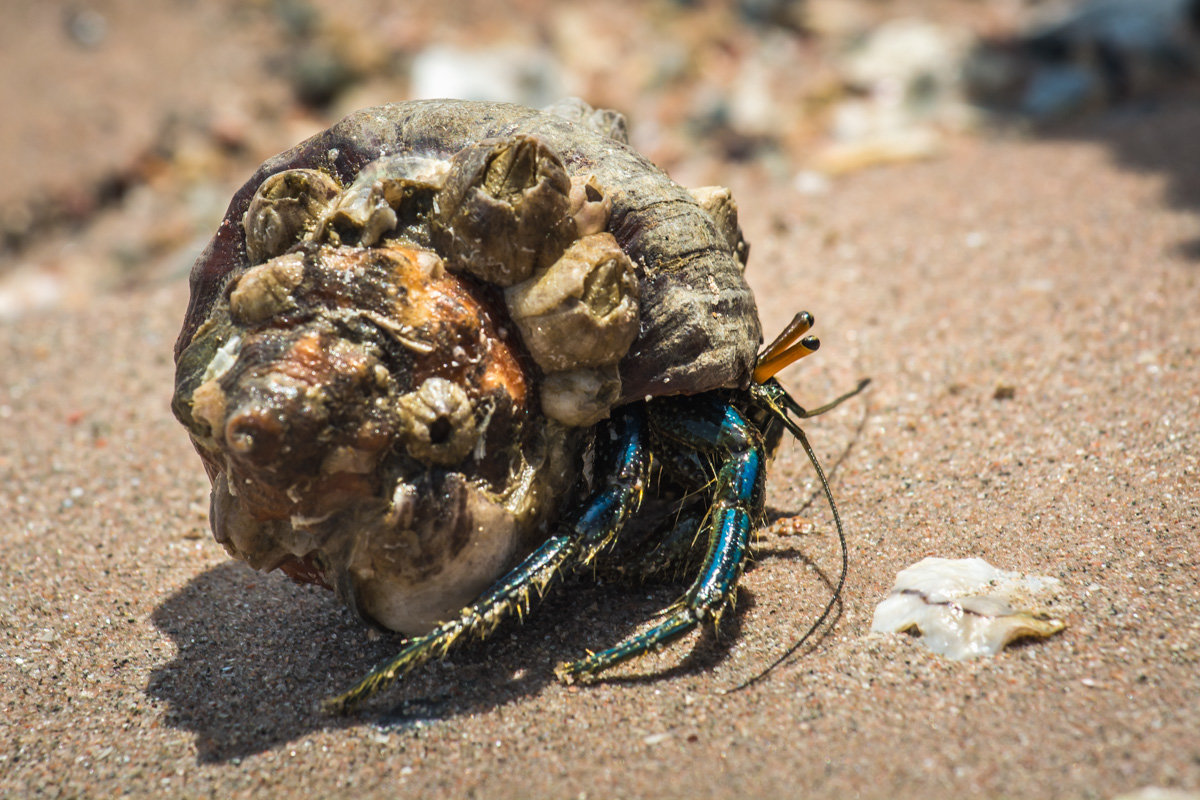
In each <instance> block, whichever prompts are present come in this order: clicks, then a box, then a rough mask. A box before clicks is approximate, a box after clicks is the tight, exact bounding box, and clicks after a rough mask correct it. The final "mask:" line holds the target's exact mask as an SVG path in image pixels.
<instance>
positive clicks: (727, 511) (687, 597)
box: [556, 396, 766, 681]
mask: <svg viewBox="0 0 1200 800" xmlns="http://www.w3.org/2000/svg"><path fill="white" fill-rule="evenodd" d="M718 397H719V396H717V397H714V396H700V397H694V398H673V399H665V400H659V401H656V402H654V403H652V404H651V405H650V412H651V416H650V424H651V425H652V426H653V428H654V431H655V433H656V434H657V435H659V436H662V437H666V438H669V439H672V440H674V441H676V442H679V443H680V444H683V445H687V446H690V447H694V448H696V449H697V450H702V451H704V452H708V453H711V454H713V455H714V456H715V457H716V458H717V459H718V462H719V463H720V469H719V470H718V472H717V477H716V481H715V484H714V486H713V501H712V511H711V514H710V515H709V518H708V522H707V523H706V528H705V532H706V534H707V537H708V552H707V554H706V556H705V558H704V563H703V566H702V568H701V571H700V574H699V576H698V577H697V578H696V580H695V581H694V582H693V583H692V585H691V587H690V588H689V589H688V590H687V592H685V593H684V595H683V597H681V598H680V599H679V601H678V602H676V603H675V604H674V605H673V606H671V608H670V609H668V614H667V617H666V619H665V620H663V621H662V622H661V623H659V624H658V625H656V626H655V627H653V628H651V629H650V630H648V631H646V632H645V633H641V634H638V635H636V636H632V637H630V638H629V639H626V640H625V641H623V642H621V643H620V644H618V645H616V646H615V647H612V648H609V649H608V650H604V651H601V652H599V653H594V654H592V655H590V656H588V657H587V658H584V659H582V660H580V661H575V662H573V663H570V664H562V665H560V666H559V667H558V669H557V670H556V672H557V674H558V676H559V677H560V678H561V679H563V680H566V681H570V680H573V679H575V678H580V677H589V676H593V675H596V674H597V673H599V672H601V671H603V670H605V669H608V668H609V667H612V666H615V665H616V664H619V663H621V662H622V661H626V660H628V659H630V658H634V657H636V656H638V655H641V654H642V653H645V652H647V651H648V650H654V649H657V648H659V647H660V646H662V645H663V644H665V643H666V642H668V641H670V640H671V639H674V638H676V637H678V636H681V635H683V634H685V633H687V632H688V631H690V630H692V629H693V628H695V627H696V626H697V625H698V624H700V622H701V621H704V620H711V621H712V622H713V623H714V624H716V623H717V622H718V621H719V619H720V615H721V612H722V611H723V610H724V608H725V607H726V605H727V604H728V603H729V600H730V598H731V597H732V596H733V592H734V590H735V589H736V587H737V582H738V579H739V578H740V577H741V574H742V567H743V565H744V563H745V560H746V556H747V553H748V550H749V547H750V531H751V529H752V526H753V523H754V521H755V520H756V519H758V518H759V517H760V516H761V514H762V507H763V481H764V477H765V474H766V473H765V469H764V467H765V465H764V461H765V453H764V451H763V444H762V438H761V436H760V435H759V433H758V431H757V429H756V428H755V427H754V426H753V425H752V424H751V423H749V422H748V421H747V420H746V418H745V417H743V416H742V414H741V412H739V411H738V410H737V409H735V408H734V407H733V406H730V405H728V404H726V403H724V402H723V401H721V400H719V399H717V398H718Z"/></svg>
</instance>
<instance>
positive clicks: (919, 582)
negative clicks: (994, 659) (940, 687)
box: [871, 558, 1066, 660]
mask: <svg viewBox="0 0 1200 800" xmlns="http://www.w3.org/2000/svg"><path fill="white" fill-rule="evenodd" d="M1060 585H1061V584H1060V582H1059V581H1058V580H1057V579H1055V578H1048V577H1043V576H1039V575H1023V574H1021V573H1019V572H1006V571H1005V570H1001V569H997V568H995V567H993V566H992V565H991V564H989V563H988V562H986V561H984V560H983V559H982V558H962V559H950V558H926V559H923V560H921V561H919V562H917V563H916V564H914V565H913V566H911V567H909V568H907V569H904V570H901V571H900V573H899V574H898V575H897V576H896V583H895V586H893V587H892V591H891V594H889V595H888V597H887V598H886V599H885V600H884V601H883V602H881V603H880V604H879V605H878V606H877V607H876V608H875V619H874V621H873V622H872V624H871V630H872V631H873V632H876V633H900V632H904V631H912V630H916V631H917V632H918V633H919V634H920V639H921V642H922V643H923V644H924V645H925V646H926V647H928V648H929V649H930V650H932V651H933V652H935V653H938V654H940V655H944V656H946V657H947V658H952V659H956V660H958V659H966V658H976V657H979V656H993V655H995V654H996V653H998V652H1000V650H1002V649H1004V647H1005V645H1007V644H1008V643H1009V642H1012V641H1014V640H1016V639H1022V638H1026V637H1033V638H1045V637H1048V636H1053V635H1054V634H1056V633H1058V632H1059V631H1061V630H1063V629H1064V628H1065V627H1066V623H1065V622H1063V621H1062V620H1061V619H1060V618H1059V616H1058V615H1057V614H1054V613H1051V611H1050V610H1049V608H1048V605H1047V604H1048V603H1049V602H1050V601H1051V600H1053V599H1054V596H1055V593H1056V591H1057V589H1058V587H1059V586H1060Z"/></svg>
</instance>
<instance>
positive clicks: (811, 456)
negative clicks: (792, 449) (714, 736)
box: [725, 385, 863, 694]
mask: <svg viewBox="0 0 1200 800" xmlns="http://www.w3.org/2000/svg"><path fill="white" fill-rule="evenodd" d="M862 389H863V386H862V385H860V386H859V387H858V389H856V390H855V391H854V392H852V393H851V394H857V393H858V392H860V391H862ZM842 399H844V398H839V399H838V400H837V401H835V403H836V402H841V400H842ZM779 416H780V417H781V418H782V419H783V424H784V426H785V427H787V429H788V430H789V431H790V432H791V433H792V435H793V436H795V437H796V438H797V439H799V440H800V444H801V446H803V447H804V452H805V453H806V454H807V455H808V460H809V461H811V462H812V465H813V469H815V470H816V471H817V477H818V478H819V479H820V481H821V487H822V488H823V489H824V490H825V499H826V500H828V501H829V509H830V510H831V511H832V512H833V523H834V525H835V526H836V527H837V534H838V543H839V544H840V545H841V548H842V572H841V574H840V575H839V576H838V582H837V587H836V588H834V590H833V597H831V598H830V599H829V602H828V603H827V604H826V605H825V610H824V611H822V612H821V616H819V617H818V618H817V621H816V622H814V623H813V624H812V625H811V626H809V628H808V630H807V631H805V632H804V635H803V636H801V637H800V639H799V640H798V641H797V642H796V643H795V644H793V645H792V646H791V647H789V648H788V649H787V650H786V651H784V653H783V655H781V656H779V657H778V658H776V659H775V660H774V661H772V662H771V664H770V665H768V666H767V668H766V669H764V670H763V671H762V672H760V673H758V674H757V675H755V676H754V677H752V678H749V679H748V680H745V681H743V682H742V683H740V684H738V685H737V686H735V687H733V688H732V689H729V690H727V691H726V692H725V694H733V693H734V692H740V691H741V690H742V689H747V688H749V687H751V686H753V685H754V684H756V683H758V682H759V681H760V680H762V679H763V678H765V677H766V676H767V674H768V673H770V672H771V670H773V669H775V668H776V667H778V666H779V665H780V664H782V663H783V662H784V661H787V660H788V659H789V658H791V656H792V654H793V653H795V652H796V651H797V650H799V649H800V647H801V646H803V644H804V643H805V642H807V641H808V640H809V638H811V637H812V635H813V634H814V633H816V632H817V629H818V628H820V627H821V626H822V625H823V624H825V620H826V619H828V618H829V612H831V611H833V607H834V605H835V604H837V603H838V602H840V601H841V599H842V588H843V587H844V586H845V585H846V573H847V572H848V571H849V568H850V554H849V550H848V548H847V546H846V533H845V531H844V530H843V529H842V517H841V515H840V514H838V509H837V503H835V502H834V501H833V492H832V491H831V490H830V488H829V481H827V480H825V470H823V469H821V462H820V461H818V460H817V454H816V453H815V452H813V449H812V445H810V444H809V443H808V437H807V436H805V435H804V430H803V429H801V427H800V426H799V425H797V424H796V423H795V422H793V421H792V419H791V418H790V417H788V416H787V415H786V414H784V413H782V411H780V413H779Z"/></svg>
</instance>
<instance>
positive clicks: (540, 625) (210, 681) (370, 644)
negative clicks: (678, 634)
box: [146, 562, 751, 763]
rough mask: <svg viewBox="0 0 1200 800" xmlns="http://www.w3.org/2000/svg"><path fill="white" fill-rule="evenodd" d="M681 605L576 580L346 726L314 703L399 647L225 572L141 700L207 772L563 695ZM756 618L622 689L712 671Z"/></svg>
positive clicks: (417, 675)
mask: <svg viewBox="0 0 1200 800" xmlns="http://www.w3.org/2000/svg"><path fill="white" fill-rule="evenodd" d="M678 592H679V587H678V586H643V587H635V588H632V589H631V588H630V587H628V586H615V585H608V586H599V585H597V584H596V583H594V582H593V581H592V578H591V576H590V575H588V574H584V575H580V576H577V577H574V578H571V579H568V581H567V582H566V583H565V584H564V585H560V586H559V588H558V591H551V593H550V595H549V596H548V597H547V598H546V599H545V600H544V601H543V602H542V603H541V604H540V606H539V607H538V608H537V609H536V610H535V613H533V614H531V615H530V616H529V617H528V618H527V620H526V622H525V623H524V624H523V625H517V624H514V623H511V622H510V623H507V624H504V625H501V627H500V628H499V629H497V630H496V632H494V633H493V634H492V635H491V636H490V637H489V638H488V639H487V640H485V641H480V642H470V643H466V644H464V645H462V646H461V647H458V648H457V649H456V650H455V651H453V653H452V654H451V656H450V657H449V658H448V659H447V660H445V661H442V662H435V663H433V664H429V665H427V666H425V667H423V668H421V669H418V670H416V671H415V672H414V673H413V674H411V675H409V676H408V677H407V678H405V679H404V680H403V681H402V682H401V684H400V685H399V686H398V687H396V688H393V689H392V690H390V691H389V692H386V693H385V694H384V695H383V696H381V697H379V698H376V700H375V701H373V702H372V703H369V704H368V705H367V706H366V707H365V708H364V709H363V710H361V711H360V712H358V713H357V714H355V715H352V716H349V717H343V718H339V717H329V716H325V715H323V714H321V712H320V711H319V710H318V708H317V705H318V703H319V701H320V700H322V699H323V698H325V697H327V696H329V695H331V694H335V693H336V692H338V691H340V690H343V689H346V688H349V687H350V686H351V685H353V683H354V681H355V680H357V679H358V678H360V677H362V676H363V675H364V674H365V673H366V672H368V671H369V670H370V669H371V667H373V666H374V665H375V664H377V663H378V662H380V661H382V660H384V659H385V658H387V657H388V656H390V655H392V654H393V653H395V652H396V651H397V650H398V649H399V647H400V645H401V643H402V641H403V637H401V636H399V635H398V634H375V633H371V632H369V631H368V630H367V629H366V628H364V627H363V626H362V625H361V624H360V623H358V622H357V621H356V620H354V618H353V617H352V616H351V614H350V613H349V612H348V611H346V610H345V609H343V608H342V607H341V606H340V605H339V604H338V603H337V602H336V601H335V600H334V598H333V597H332V596H331V595H330V594H329V593H327V592H325V591H323V590H319V589H315V588H313V587H301V586H296V585H293V584H292V583H290V582H289V581H288V580H286V579H285V578H283V577H282V576H280V575H277V574H272V575H262V574H259V573H256V572H253V571H252V570H250V569H249V568H248V567H245V566H243V565H241V564H239V563H235V562H230V563H226V564H222V565H220V566H217V567H214V568H212V569H209V570H207V571H206V572H204V573H202V574H200V575H198V576H197V577H196V578H195V579H193V580H192V581H191V582H190V583H188V584H187V586H185V587H184V588H183V589H181V590H180V591H178V592H177V593H175V594H174V595H172V596H171V597H169V598H168V599H167V600H166V601H165V602H163V603H162V605H160V606H159V607H158V608H157V609H156V610H155V612H154V614H153V615H152V619H153V621H154V624H155V625H156V626H157V627H158V628H159V629H160V630H162V631H163V632H164V633H166V634H167V635H168V636H170V637H171V639H172V641H173V642H174V643H175V645H176V647H177V648H178V653H177V655H176V656H175V658H173V659H172V660H171V661H170V662H168V663H166V664H163V665H162V666H161V667H159V668H158V669H156V670H155V671H154V673H153V674H152V675H151V678H150V681H149V685H148V686H147V690H146V691H147V694H148V695H149V696H151V697H153V698H156V699H158V700H161V701H164V702H166V703H167V704H168V707H169V708H168V711H167V717H166V718H167V721H168V724H170V725H172V726H174V727H176V728H179V729H181V730H186V731H190V732H192V733H194V734H195V736H196V747H197V751H198V756H197V757H198V760H199V761H200V762H202V763H212V762H225V761H231V760H235V759H240V758H243V757H245V756H249V755H253V754H255V753H259V752H262V751H265V750H269V749H272V748H274V747H277V746H280V745H282V744H285V743H287V742H291V741H294V740H296V739H298V738H300V737H302V736H304V735H306V734H308V733H310V732H312V731H316V730H321V729H330V728H342V727H351V726H358V725H363V724H370V725H375V726H378V727H384V728H387V729H389V730H396V729H400V730H403V729H414V728H420V727H424V726H428V725H430V724H436V722H437V721H439V720H444V719H449V718H452V717H454V716H457V715H461V714H472V713H480V712H486V711H488V710H491V709H493V708H496V707H499V706H503V705H505V704H507V703H511V702H514V701H516V700H519V699H522V698H525V697H530V696H533V695H536V694H538V693H539V692H540V691H541V690H542V689H543V688H544V687H545V686H546V685H547V684H550V683H553V682H554V681H555V678H554V674H553V667H554V665H556V664H558V663H559V662H561V661H564V660H570V659H573V658H579V657H581V656H582V655H583V654H584V651H585V649H586V648H592V649H600V648H602V647H604V646H607V645H608V644H613V643H616V642H617V641H619V640H620V639H621V638H623V637H624V636H626V635H628V634H630V633H632V632H633V630H634V629H635V628H637V627H638V626H639V625H640V624H642V623H644V622H646V621H648V620H650V619H651V618H653V617H654V615H655V614H656V613H657V611H658V610H659V609H661V608H663V607H665V606H666V605H668V604H669V603H670V602H671V601H673V600H674V599H675V597H676V596H677V595H678ZM750 605H751V602H750V598H748V597H747V595H746V593H745V592H743V593H742V596H741V598H740V601H739V603H738V605H737V608H736V610H735V611H734V612H731V613H728V614H726V615H725V621H724V622H723V624H722V626H721V632H720V635H719V636H714V635H713V634H712V633H711V632H708V633H705V634H703V635H702V636H701V638H700V639H699V640H698V642H697V643H696V644H694V645H687V644H683V645H681V646H682V647H684V648H688V647H690V650H689V652H688V654H687V655H686V657H684V658H683V659H682V661H681V662H680V663H679V664H678V665H677V666H676V667H673V668H670V669H668V670H666V671H663V672H658V673H646V674H638V675H637V676H636V677H632V678H624V679H621V680H622V681H630V680H633V681H649V680H659V679H663V678H670V677H677V676H679V675H682V674H688V673H692V672H700V671H704V670H708V669H711V668H712V667H713V666H714V665H716V664H717V663H719V662H720V661H722V660H723V659H724V658H725V657H726V655H727V654H728V648H729V647H730V645H731V644H732V643H733V642H734V641H736V640H737V637H738V634H739V631H740V628H741V622H740V620H741V617H742V615H743V613H744V612H745V610H746V609H747V608H748V607H750ZM581 620H582V624H581V622H580V621H581ZM581 630H582V631H583V632H584V634H583V635H582V636H579V635H578V634H579V632H580V631H581Z"/></svg>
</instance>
